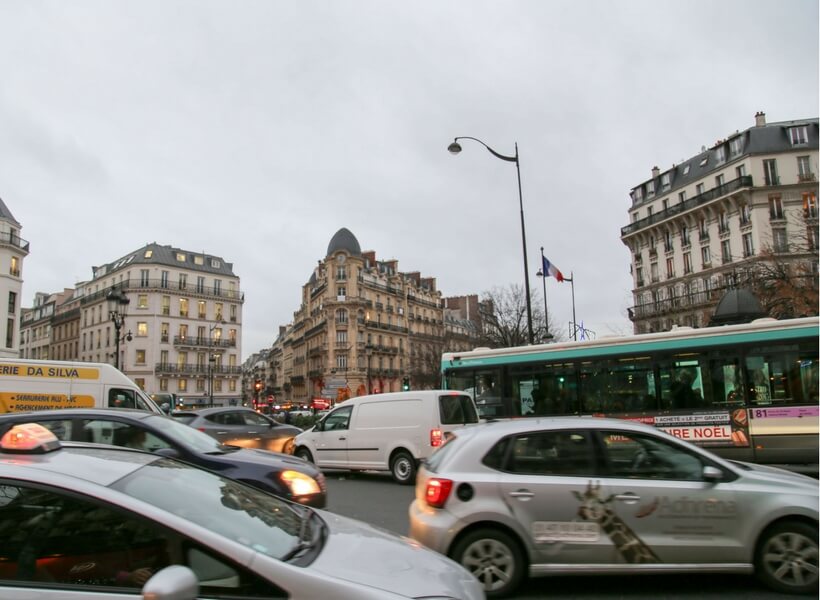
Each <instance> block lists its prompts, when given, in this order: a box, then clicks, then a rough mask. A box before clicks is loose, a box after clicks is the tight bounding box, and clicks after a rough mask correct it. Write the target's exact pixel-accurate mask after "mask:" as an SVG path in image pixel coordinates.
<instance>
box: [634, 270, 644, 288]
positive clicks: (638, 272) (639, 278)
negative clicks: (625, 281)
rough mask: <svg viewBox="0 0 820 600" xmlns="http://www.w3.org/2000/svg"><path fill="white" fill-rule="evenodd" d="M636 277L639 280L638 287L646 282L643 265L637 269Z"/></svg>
mask: <svg viewBox="0 0 820 600" xmlns="http://www.w3.org/2000/svg"><path fill="white" fill-rule="evenodd" d="M635 279H636V281H637V284H638V287H641V286H643V284H644V280H643V267H641V268H638V269H637V270H636V276H635Z"/></svg>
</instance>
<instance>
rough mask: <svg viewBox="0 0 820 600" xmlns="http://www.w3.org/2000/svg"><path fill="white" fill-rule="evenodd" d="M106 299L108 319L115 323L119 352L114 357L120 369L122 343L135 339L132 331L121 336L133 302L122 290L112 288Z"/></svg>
mask: <svg viewBox="0 0 820 600" xmlns="http://www.w3.org/2000/svg"><path fill="white" fill-rule="evenodd" d="M105 299H106V301H107V302H108V318H109V319H111V321H112V322H113V323H114V335H115V336H116V342H117V351H116V354H115V355H114V367H116V368H117V369H119V368H120V342H121V341H129V342H130V341H131V340H132V339H133V336H132V335H131V332H130V331H129V332H128V333H127V334H125V335H124V336H122V337H121V336H120V329H122V326H123V324H124V323H125V307H127V306H128V304H129V303H130V302H131V300H129V299H128V298H127V297H126V296H125V294H123V293H122V290H120V289H117V288H113V287H112V288H111V291H110V292H108V294H106V296H105ZM120 311H122V312H120Z"/></svg>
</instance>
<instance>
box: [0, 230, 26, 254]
mask: <svg viewBox="0 0 820 600" xmlns="http://www.w3.org/2000/svg"><path fill="white" fill-rule="evenodd" d="M0 245H3V246H14V247H15V248H19V249H20V250H22V251H23V252H26V253H28V246H29V244H28V242H27V241H26V240H24V239H22V238H21V237H20V236H18V235H17V234H16V233H10V232H8V231H3V232H0Z"/></svg>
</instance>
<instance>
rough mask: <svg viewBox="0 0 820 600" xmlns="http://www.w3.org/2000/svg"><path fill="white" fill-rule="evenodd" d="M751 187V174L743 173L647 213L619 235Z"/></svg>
mask: <svg viewBox="0 0 820 600" xmlns="http://www.w3.org/2000/svg"><path fill="white" fill-rule="evenodd" d="M749 187H752V177H751V175H744V176H743V177H738V178H737V179H733V180H732V181H730V182H728V183H724V184H723V185H720V186H717V187H715V188H712V189H711V190H709V191H706V192H703V193H701V194H698V195H697V196H693V197H692V198H689V199H687V200H684V201H683V202H681V203H679V204H676V205H674V206H670V207H669V208H667V209H665V210H662V211H660V212H657V213H654V214H652V215H649V216H648V217H644V218H643V219H639V220H637V221H635V222H634V223H630V224H629V225H627V226H626V227H622V228H621V237H626V236H628V235H631V234H633V233H635V232H637V231H640V230H641V229H645V228H647V227H650V226H652V225H655V224H656V223H660V222H661V221H665V220H666V219H669V218H671V217H674V216H675V215H679V214H681V213H683V212H686V211H689V210H692V209H693V208H697V207H698V206H701V205H703V204H706V203H708V202H711V201H712V200H716V199H718V198H722V197H723V196H727V195H729V194H731V193H732V192H736V191H737V190H740V189H743V188H749Z"/></svg>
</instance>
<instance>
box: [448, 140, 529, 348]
mask: <svg viewBox="0 0 820 600" xmlns="http://www.w3.org/2000/svg"><path fill="white" fill-rule="evenodd" d="M458 140H473V141H474V142H478V143H479V144H481V145H482V146H484V147H485V148H486V149H487V150H489V151H490V154H492V155H493V156H495V157H496V158H500V159H501V160H506V161H507V162H514V163H515V171H516V173H517V175H518V206H519V208H520V211H521V245H522V247H523V249H524V288H525V290H524V291H525V293H526V295H527V335H528V338H529V343H530V344H533V343H535V342H534V339H533V335H532V307H531V306H530V269H529V267H528V266H527V234H526V232H525V230H524V198H523V196H522V194H521V165H520V163H519V162H518V142H516V143H515V156H505V155H503V154H499V153H498V152H496V151H495V150H493V149H492V148H490V147H489V146H488V145H487V144H485V143H484V142H482V141H481V140H480V139H478V138H474V137H469V136H460V137H457V138H455V139H454V140H453V143H452V144H450V145H449V146H447V150H448V151H449V152H450V154H458V153H459V152H461V144H459V143H458Z"/></svg>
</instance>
